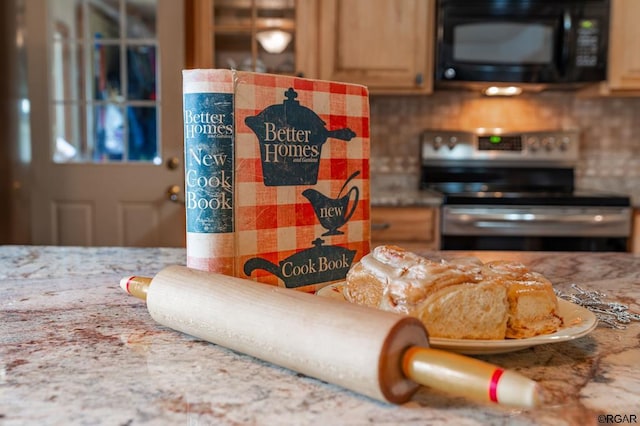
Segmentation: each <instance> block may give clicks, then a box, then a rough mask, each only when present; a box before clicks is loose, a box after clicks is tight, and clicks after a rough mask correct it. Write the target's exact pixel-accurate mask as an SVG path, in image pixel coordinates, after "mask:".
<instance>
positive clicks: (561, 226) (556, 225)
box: [442, 209, 631, 237]
mask: <svg viewBox="0 0 640 426" xmlns="http://www.w3.org/2000/svg"><path fill="white" fill-rule="evenodd" d="M630 230H631V215H630V210H629V209H621V210H616V211H613V212H601V213H595V212H594V213H591V214H585V213H582V214H569V213H567V214H561V213H553V214H545V213H542V212H515V211H514V212H499V213H496V212H486V211H485V212H480V211H471V210H468V209H450V210H448V211H446V212H445V213H444V214H443V217H442V233H443V235H461V236H471V235H511V236H525V235H526V236H536V235H547V236H548V235H555V236H570V235H571V236H576V235H585V236H586V235H590V236H606V237H617V236H624V237H628V236H629V233H630Z"/></svg>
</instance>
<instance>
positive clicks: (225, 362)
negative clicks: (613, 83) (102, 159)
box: [0, 246, 640, 426]
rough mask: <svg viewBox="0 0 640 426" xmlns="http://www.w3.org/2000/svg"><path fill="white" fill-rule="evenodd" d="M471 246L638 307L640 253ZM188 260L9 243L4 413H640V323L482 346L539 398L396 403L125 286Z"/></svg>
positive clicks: (2, 357) (495, 417) (230, 420)
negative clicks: (524, 405) (208, 333)
mask: <svg viewBox="0 0 640 426" xmlns="http://www.w3.org/2000/svg"><path fill="white" fill-rule="evenodd" d="M475 254H476V255H478V257H480V258H481V259H483V260H491V259H498V258H502V259H517V260H520V261H523V262H524V263H526V264H528V265H529V266H531V267H532V268H533V269H534V270H537V271H539V272H542V273H544V274H545V275H547V276H548V277H549V278H550V279H551V280H552V281H553V282H554V283H555V285H556V287H558V288H559V289H563V290H567V291H568V290H569V286H570V284H571V283H578V284H580V285H581V286H582V287H583V288H588V289H599V290H601V291H603V292H605V293H606V294H607V296H608V299H612V300H617V301H620V302H623V303H626V304H628V305H629V307H630V310H632V311H635V312H639V311H640V257H635V256H633V255H630V254H613V253H574V254H571V253H513V252H512V253H491V252H485V253H475ZM439 255H441V254H439V253H429V256H439ZM451 255H456V254H455V253H442V256H444V257H447V256H451ZM184 259H185V253H184V250H182V249H133V248H131V249H125V248H54V247H23V246H1V247H0V425H3V426H4V425H7V426H13V425H49V424H51V425H77V424H83V425H102V424H104V425H165V424H167V425H365V424H367V425H368V424H381V425H401V424H407V425H434V424H447V425H449V424H451V425H487V424H496V425H503V424H509V425H532V424H553V425H563V424H564V425H589V424H594V425H595V424H605V423H606V422H607V420H609V421H608V423H609V424H613V423H617V424H635V423H637V422H638V421H640V341H639V337H640V324H639V323H632V324H630V325H629V326H628V327H627V328H626V329H624V330H614V329H610V328H604V327H602V326H600V327H598V328H596V329H595V330H594V331H593V332H592V333H591V334H590V335H588V336H586V337H583V338H581V339H577V340H572V341H569V342H563V343H555V344H548V345H543V346H535V347H530V348H526V349H523V350H521V351H518V352H512V353H506V354H501V355H483V356H481V357H480V358H482V359H484V360H486V361H489V362H492V363H495V364H498V365H500V366H502V367H506V368H510V369H514V370H516V371H519V372H520V373H522V374H524V375H526V376H528V377H530V378H532V379H534V380H537V381H538V382H539V383H540V384H541V385H542V386H543V387H544V388H545V389H546V391H547V392H548V394H549V396H550V400H549V402H548V403H547V404H545V405H544V406H542V407H540V408H538V409H535V410H519V409H509V408H504V407H501V406H495V405H488V404H481V403H475V402H471V401H469V400H465V399H462V398H454V397H450V396H448V395H445V394H443V393H438V392H434V391H432V390H430V389H428V388H426V387H423V388H421V389H420V390H419V391H418V393H417V394H416V395H415V396H414V397H413V399H412V400H411V401H410V402H408V403H406V404H403V405H401V406H396V405H390V404H385V403H381V402H378V401H374V400H371V399H369V398H367V397H364V396H361V395H358V394H355V393H353V392H350V391H347V390H344V389H342V388H339V387H337V386H334V385H331V384H328V383H324V382H321V381H318V380H315V379H311V378H308V377H305V376H302V375H300V374H296V373H295V372H292V371H289V370H286V369H283V368H280V367H276V366H273V365H270V364H267V363H264V362H262V361H259V360H256V359H255V358H252V357H249V356H245V355H242V354H239V353H236V352H233V351H230V350H227V349H225V348H222V347H219V346H216V345H213V344H210V343H207V342H203V341H200V340H197V339H194V338H191V337H189V336H186V335H183V334H180V333H178V332H175V331H173V330H170V329H167V328H165V327H162V326H160V325H158V324H157V323H155V322H154V321H153V320H152V319H151V318H150V316H149V315H148V313H147V311H146V307H145V305H144V302H142V301H141V300H138V299H135V298H133V297H131V296H128V295H126V294H124V293H123V292H122V291H121V290H120V288H119V287H118V282H119V280H120V278H121V277H123V276H128V275H132V274H140V275H153V274H154V273H155V272H157V271H158V270H159V269H161V268H162V267H164V266H167V265H170V264H183V263H184ZM256 326H259V325H258V324H256ZM606 415H610V417H609V418H607V417H603V416H606ZM615 416H618V417H615ZM623 416H626V417H623ZM616 420H618V421H616ZM625 420H626V422H625Z"/></svg>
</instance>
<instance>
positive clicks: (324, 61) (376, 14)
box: [185, 0, 435, 94]
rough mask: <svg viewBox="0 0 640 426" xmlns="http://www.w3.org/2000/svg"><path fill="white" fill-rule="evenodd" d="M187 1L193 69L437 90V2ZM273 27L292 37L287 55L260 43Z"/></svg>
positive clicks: (383, 89) (404, 90) (402, 90)
mask: <svg viewBox="0 0 640 426" xmlns="http://www.w3.org/2000/svg"><path fill="white" fill-rule="evenodd" d="M185 1H186V2H187V28H188V34H187V66H188V67H189V68H229V67H236V68H237V69H252V70H257V71H266V72H275V73H284V74H296V75H300V76H304V77H308V78H320V79H324V80H333V81H342V82H349V83H358V84H363V85H366V86H367V87H368V88H369V91H370V93H373V94H376V93H389V94H411V93H418V94H421V93H422V94H424V93H431V92H432V90H433V55H434V39H435V30H434V25H435V24H434V22H435V0H349V1H339V0H185ZM271 29H276V30H281V31H284V32H286V33H288V34H290V35H292V41H291V42H290V45H289V46H288V47H287V48H286V50H285V51H284V52H282V53H279V54H271V53H269V52H266V51H265V49H264V47H263V46H262V45H261V44H260V42H259V41H258V34H259V33H261V32H264V31H266V30H271ZM234 65H235V66H234Z"/></svg>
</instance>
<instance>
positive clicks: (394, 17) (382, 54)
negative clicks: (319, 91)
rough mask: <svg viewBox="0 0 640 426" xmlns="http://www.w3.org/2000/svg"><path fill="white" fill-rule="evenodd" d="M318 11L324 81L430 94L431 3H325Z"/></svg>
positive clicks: (396, 0)
mask: <svg viewBox="0 0 640 426" xmlns="http://www.w3.org/2000/svg"><path fill="white" fill-rule="evenodd" d="M319 12H320V19H319V22H320V27H319V40H318V43H319V47H320V52H319V58H320V59H319V61H320V64H319V69H320V78H322V79H327V80H335V81H344V82H352V83H359V84H364V85H366V86H369V88H370V89H371V92H372V93H376V92H385V91H388V92H403V91H410V92H423V93H429V92H431V90H432V68H433V60H432V57H433V21H434V12H435V6H434V1H433V0H349V1H338V0H324V1H322V2H320V9H319Z"/></svg>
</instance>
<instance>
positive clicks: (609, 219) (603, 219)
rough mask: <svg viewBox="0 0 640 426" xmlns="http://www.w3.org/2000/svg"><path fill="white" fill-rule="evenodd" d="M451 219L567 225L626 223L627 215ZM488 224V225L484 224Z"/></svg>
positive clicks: (457, 215) (484, 215) (455, 216)
mask: <svg viewBox="0 0 640 426" xmlns="http://www.w3.org/2000/svg"><path fill="white" fill-rule="evenodd" d="M449 220H451V221H455V222H457V223H459V224H470V225H476V226H483V225H482V224H484V223H486V224H491V225H489V226H493V225H495V224H499V223H511V224H513V223H523V224H535V223H540V224H542V223H547V224H548V223H554V224H566V225H611V224H614V223H626V222H627V221H628V219H627V217H625V216H621V215H620V214H616V213H614V214H607V213H605V214H573V215H557V214H544V213H542V214H541V213H499V214H496V213H471V214H469V213H455V214H453V215H451V216H449ZM484 226H486V225H484Z"/></svg>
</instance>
